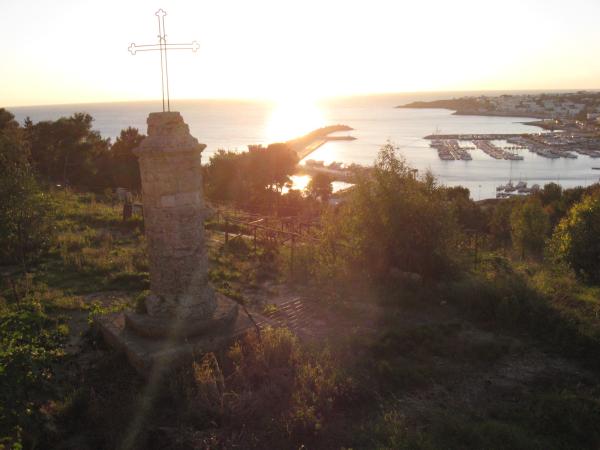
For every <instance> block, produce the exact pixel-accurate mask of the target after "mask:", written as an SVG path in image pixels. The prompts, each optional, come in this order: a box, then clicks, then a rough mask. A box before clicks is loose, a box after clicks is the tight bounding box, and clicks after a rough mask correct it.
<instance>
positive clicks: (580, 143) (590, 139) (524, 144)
mask: <svg viewBox="0 0 600 450" xmlns="http://www.w3.org/2000/svg"><path fill="white" fill-rule="evenodd" d="M425 139H429V140H431V141H432V142H431V144H430V147H432V148H436V149H437V150H438V156H439V157H440V159H442V160H445V161H449V160H457V159H461V160H467V161H468V160H471V159H472V157H471V155H469V154H468V150H470V149H472V147H469V146H461V145H460V142H465V141H467V142H472V143H473V144H474V146H475V147H476V148H478V149H480V150H482V151H483V152H484V153H486V154H487V155H488V156H490V157H491V158H493V159H504V160H512V161H521V160H523V159H524V158H523V156H522V155H519V154H517V151H518V150H525V149H526V150H528V151H529V152H531V153H534V154H536V155H538V156H541V157H543V158H548V159H559V158H566V159H576V158H577V157H578V155H585V156H589V157H590V158H600V138H598V137H597V136H594V135H585V134H567V133H538V134H444V135H442V134H434V135H429V136H426V137H425ZM498 141H501V142H506V145H504V146H499V145H498V144H497V143H496V142H498Z"/></svg>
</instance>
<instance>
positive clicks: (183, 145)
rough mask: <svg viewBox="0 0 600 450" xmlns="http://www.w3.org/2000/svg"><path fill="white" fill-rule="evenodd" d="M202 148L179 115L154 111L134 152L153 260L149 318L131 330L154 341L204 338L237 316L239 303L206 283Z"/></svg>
mask: <svg viewBox="0 0 600 450" xmlns="http://www.w3.org/2000/svg"><path fill="white" fill-rule="evenodd" d="M205 147H206V146H205V145H204V144H199V143H198V140H197V139H196V138H194V137H193V136H192V135H191V134H190V131H189V127H188V126H187V125H186V124H185V122H184V121H183V118H182V117H181V115H180V114H179V113H178V112H162V113H151V114H150V115H149V117H148V137H146V138H145V139H144V140H143V141H142V144H141V145H140V146H139V147H138V148H137V149H136V150H134V153H135V154H136V156H137V157H138V162H139V165H140V173H141V178H142V196H143V204H144V226H145V230H146V240H147V244H148V256H149V258H150V290H151V294H150V295H149V296H148V297H147V298H146V300H145V307H146V314H140V313H128V314H126V321H127V325H128V326H129V327H130V328H132V329H133V330H135V331H136V332H138V333H139V334H142V335H145V336H151V337H159V336H165V337H167V336H176V337H177V336H179V337H187V336H193V335H197V334H200V333H202V332H205V331H207V330H208V329H210V328H214V327H215V326H218V325H219V324H221V325H222V324H224V323H226V322H228V321H231V320H233V319H234V318H235V316H236V315H237V304H235V303H233V302H232V301H231V300H229V299H226V298H225V297H223V296H219V295H217V294H215V292H214V290H213V289H212V287H211V286H210V285H209V283H208V260H207V255H206V246H205V242H204V225H203V223H204V216H205V206H204V199H203V194H202V167H201V165H200V155H201V153H202V150H204V148H205Z"/></svg>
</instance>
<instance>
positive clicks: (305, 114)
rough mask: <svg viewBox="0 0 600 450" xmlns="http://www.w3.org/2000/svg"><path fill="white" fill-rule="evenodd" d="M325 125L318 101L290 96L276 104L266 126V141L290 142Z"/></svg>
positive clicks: (324, 118)
mask: <svg viewBox="0 0 600 450" xmlns="http://www.w3.org/2000/svg"><path fill="white" fill-rule="evenodd" d="M325 125H327V123H326V117H325V114H324V112H323V110H322V109H321V108H319V106H318V104H317V101H316V100H314V99H310V98H300V97H299V96H288V97H287V98H285V99H281V100H279V101H277V102H275V103H274V105H273V109H272V111H271V114H270V116H269V119H268V121H267V123H266V126H265V141H266V142H268V143H273V142H284V141H288V140H290V139H293V138H296V137H299V136H302V135H304V134H307V133H309V132H310V131H313V130H315V129H317V128H320V127H323V126H325Z"/></svg>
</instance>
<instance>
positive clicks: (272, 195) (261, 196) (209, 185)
mask: <svg viewBox="0 0 600 450" xmlns="http://www.w3.org/2000/svg"><path fill="white" fill-rule="evenodd" d="M297 162H298V157H297V155H296V152H295V151H293V150H292V149H291V148H290V147H289V146H288V145H287V144H271V145H269V146H268V147H263V146H260V145H259V146H250V148H249V151H247V152H243V153H234V152H231V151H224V150H219V151H218V152H217V153H216V154H214V155H213V156H212V157H211V158H210V161H209V164H208V165H207V167H206V168H205V171H204V175H205V177H204V183H205V186H206V193H207V196H208V198H209V199H211V200H213V201H216V202H228V203H234V204H236V205H237V206H238V207H242V208H245V209H250V210H252V209H257V210H271V209H272V208H274V207H276V206H277V204H278V202H279V200H280V197H281V192H282V189H283V187H284V186H285V185H289V184H291V180H290V175H292V174H293V173H294V171H295V168H296V164H297Z"/></svg>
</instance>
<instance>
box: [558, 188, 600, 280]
mask: <svg viewBox="0 0 600 450" xmlns="http://www.w3.org/2000/svg"><path fill="white" fill-rule="evenodd" d="M598 236H600V194H598V193H596V194H593V195H586V196H584V197H583V199H582V200H581V201H580V202H579V203H576V204H575V205H574V206H573V207H572V208H571V209H570V210H569V212H568V213H567V215H566V216H565V217H564V218H563V219H562V220H561V221H560V223H559V224H558V226H557V227H556V230H555V231H554V234H553V236H552V241H551V249H552V254H553V256H554V257H555V258H556V259H557V260H558V261H561V262H564V263H566V264H567V265H568V266H570V267H571V268H572V269H573V270H574V271H575V273H576V274H577V275H578V276H579V277H580V278H583V279H586V280H589V281H592V282H595V283H597V282H600V239H598Z"/></svg>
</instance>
